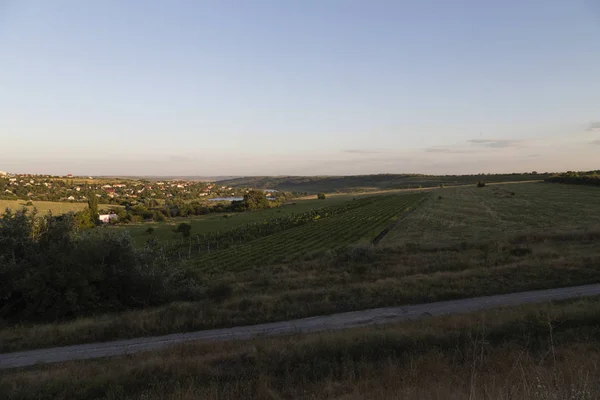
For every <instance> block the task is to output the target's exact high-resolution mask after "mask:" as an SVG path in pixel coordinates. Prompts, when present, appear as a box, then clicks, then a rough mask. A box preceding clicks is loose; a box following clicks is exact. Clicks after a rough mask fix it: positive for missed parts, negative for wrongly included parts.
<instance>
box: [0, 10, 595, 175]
mask: <svg viewBox="0 0 600 400" xmlns="http://www.w3.org/2000/svg"><path fill="white" fill-rule="evenodd" d="M599 155H600V0H527V1H523V0H505V1H492V0H455V1H447V0H435V1H434V0H419V1H417V0H413V1H404V0H389V1H387V0H360V1H359V0H253V1H247V0H237V1H233V0H214V1H208V0H205V1H203V0H189V1H185V0H169V1H167V0H162V1H158V0H129V1H120V0H103V1H80V0H54V1H47V0H0V170H3V171H9V172H15V173H51V174H67V173H72V174H76V175H196V176H215V175H317V174H318V175H350V174H373V173H432V174H460V173H480V172H484V173H495V172H521V171H531V170H536V171H540V172H541V171H562V170H590V169H599V168H600V156H599Z"/></svg>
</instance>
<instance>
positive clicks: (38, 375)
mask: <svg viewBox="0 0 600 400" xmlns="http://www.w3.org/2000/svg"><path fill="white" fill-rule="evenodd" d="M598 315H600V299H586V300H578V301H571V302H565V303H556V304H552V305H541V306H540V305H537V306H532V305H530V306H526V307H517V308H508V309H503V310H492V311H487V312H483V313H475V314H470V315H461V316H449V317H444V318H434V319H429V320H424V321H415V322H410V323H406V324H401V325H397V326H393V327H387V328H381V327H377V328H362V329H354V330H351V331H345V332H329V333H321V334H309V335H296V336H291V337H281V338H271V339H267V338H265V339H256V340H252V341H247V342H237V343H236V342H229V343H201V342H200V343H195V344H187V345H182V346H179V347H176V348H172V349H168V350H163V351H160V352H150V353H142V354H137V355H134V356H128V357H121V358H113V359H108V360H96V361H79V362H68V363H62V364H58V365H56V364H55V365H51V366H39V367H31V368H27V369H21V370H11V371H6V372H5V373H4V376H3V377H2V380H1V383H0V393H2V394H4V396H5V397H4V398H8V399H31V398H36V399H73V398H85V399H96V398H107V399H108V398H110V399H116V398H133V399H212V398H219V399H283V398H285V399H325V398H339V399H359V398H383V399H388V398H389V399H423V400H430V399H468V398H470V399H490V400H500V399H526V400H528V399H540V400H541V399H582V400H587V399H590V400H591V399H595V398H598V396H599V395H600V385H599V382H600V379H599V378H600V346H599V344H600V343H599V341H598V339H599V337H598V332H599V331H600V318H599V317H598Z"/></svg>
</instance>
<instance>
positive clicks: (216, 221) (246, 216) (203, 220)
mask: <svg viewBox="0 0 600 400" xmlns="http://www.w3.org/2000/svg"><path fill="white" fill-rule="evenodd" d="M352 198H353V197H352V196H335V197H332V198H328V199H325V200H317V199H311V200H299V201H295V202H290V203H288V204H284V205H282V206H281V207H275V208H270V209H266V210H257V211H249V212H244V213H227V214H208V215H202V216H197V217H190V218H173V219H171V220H169V221H167V222H148V223H141V224H129V225H119V226H114V227H111V228H112V229H117V230H125V231H128V232H130V233H131V236H132V237H133V239H134V240H135V242H136V243H137V244H138V245H143V244H144V243H145V242H146V241H147V240H148V238H149V237H150V235H149V234H148V233H147V232H146V230H147V229H148V228H149V227H152V228H154V232H153V233H152V236H154V237H155V238H157V239H158V240H160V241H163V242H166V241H171V242H180V241H181V234H178V233H175V232H173V230H174V229H175V228H176V227H177V225H178V224H180V223H182V222H187V223H189V224H190V225H191V226H192V234H194V235H195V234H199V235H202V234H205V233H209V232H218V231H225V230H228V229H231V228H235V227H238V226H240V225H244V224H248V223H253V222H260V221H263V220H265V219H267V218H270V217H274V216H278V215H284V214H292V213H302V212H307V211H310V210H311V209H320V208H324V207H331V206H336V205H341V204H344V203H347V202H349V201H352Z"/></svg>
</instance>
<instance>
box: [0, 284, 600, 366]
mask: <svg viewBox="0 0 600 400" xmlns="http://www.w3.org/2000/svg"><path fill="white" fill-rule="evenodd" d="M599 295H600V284H594V285H586V286H576V287H568V288H561V289H549V290H538V291H532V292H520V293H511V294H504V295H497V296H487V297H475V298H471V299H462V300H451V301H441V302H437V303H428V304H419V305H412V306H404V307H386V308H377V309H372V310H365V311H355V312H348V313H342V314H333V315H326V316H319V317H311V318H303V319H296V320H292V321H284V322H274V323H269V324H260V325H252V326H239V327H234V328H226V329H213V330H207V331H199V332H191V333H177V334H171V335H165V336H156V337H143V338H137V339H129V340H117V341H114V342H105V343H90V344H82V345H76V346H66V347H55V348H50V349H39V350H30V351H22V352H14V353H6V354H0V369H1V368H16V367H25V366H29V365H34V364H44V363H54V362H60V361H68V360H84V359H90V358H99V357H109V356H119V355H125V354H132V353H136V352H138V351H146V350H157V349H162V348H165V347H168V346H172V345H175V344H180V343H184V342H188V341H191V340H244V339H250V338H253V337H258V336H272V335H284V334H291V333H303V332H319V331H327V330H336V329H347V328H352V327H358V326H366V325H374V324H389V323H394V322H400V321H406V320H410V319H416V318H421V317H424V316H436V315H445V314H454V313H465V312H470V311H477V310H483V309H487V308H493V307H501V306H514V305H519V304H528V303H540V302H546V301H550V300H563V299H570V298H576V297H582V296H599Z"/></svg>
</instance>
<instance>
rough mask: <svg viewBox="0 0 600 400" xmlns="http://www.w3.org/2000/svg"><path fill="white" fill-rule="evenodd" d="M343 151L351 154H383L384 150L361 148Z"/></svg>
mask: <svg viewBox="0 0 600 400" xmlns="http://www.w3.org/2000/svg"><path fill="white" fill-rule="evenodd" d="M342 152H343V153H349V154H383V151H376V150H360V149H350V150H342Z"/></svg>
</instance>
